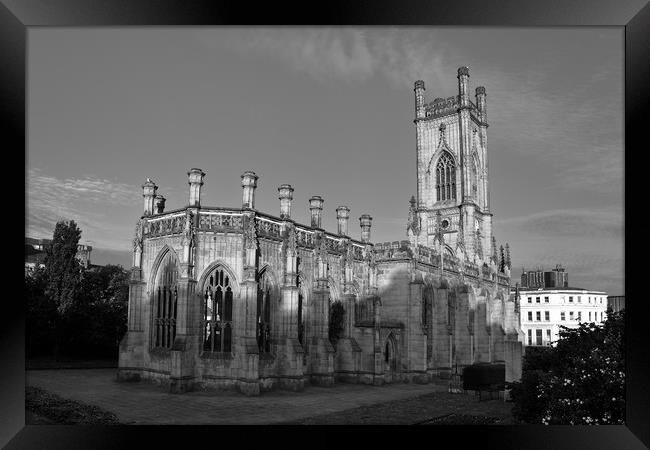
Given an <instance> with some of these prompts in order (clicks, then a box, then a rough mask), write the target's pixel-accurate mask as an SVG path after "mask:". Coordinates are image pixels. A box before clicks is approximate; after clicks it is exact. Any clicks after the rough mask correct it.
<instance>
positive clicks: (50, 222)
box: [25, 168, 140, 250]
mask: <svg viewBox="0 0 650 450" xmlns="http://www.w3.org/2000/svg"><path fill="white" fill-rule="evenodd" d="M25 185H26V186H25V187H26V209H27V218H26V219H27V224H26V225H27V230H26V232H27V234H30V235H33V236H35V237H49V236H51V234H52V232H53V230H54V225H55V224H56V222H57V221H58V220H74V221H75V222H77V223H78V224H79V226H80V228H81V230H82V232H83V236H82V240H92V241H93V242H94V243H95V245H99V246H103V247H105V248H109V249H119V250H123V249H125V248H128V246H129V242H128V239H129V233H130V231H131V230H128V231H127V230H125V229H124V226H123V225H120V224H118V223H115V222H114V221H113V220H112V217H111V211H112V210H114V209H116V208H124V207H133V206H134V205H136V204H137V200H136V199H137V198H138V193H139V190H140V189H139V187H137V186H132V185H128V184H124V183H117V182H114V181H110V180H106V179H101V178H95V177H91V176H84V177H83V178H66V179H59V178H56V177H53V176H49V175H46V174H45V173H43V171H42V170H40V169H37V168H31V169H29V171H28V173H27V178H26V180H25Z"/></svg>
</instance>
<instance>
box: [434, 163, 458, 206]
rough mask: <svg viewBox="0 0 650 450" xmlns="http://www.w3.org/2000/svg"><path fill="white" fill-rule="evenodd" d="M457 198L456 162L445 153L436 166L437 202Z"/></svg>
mask: <svg viewBox="0 0 650 450" xmlns="http://www.w3.org/2000/svg"><path fill="white" fill-rule="evenodd" d="M455 198H456V167H455V166H454V160H453V159H452V157H451V155H450V154H449V153H447V152H443V154H442V155H441V156H440V159H438V164H436V201H441V200H449V199H455Z"/></svg>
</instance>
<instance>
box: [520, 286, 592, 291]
mask: <svg viewBox="0 0 650 450" xmlns="http://www.w3.org/2000/svg"><path fill="white" fill-rule="evenodd" d="M513 289H514V288H513ZM522 291H526V292H550V291H586V292H603V291H597V290H594V289H585V288H579V287H544V288H542V287H540V288H527V287H520V288H519V292H522Z"/></svg>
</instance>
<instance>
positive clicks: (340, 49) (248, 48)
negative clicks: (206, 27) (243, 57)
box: [196, 27, 445, 87]
mask: <svg viewBox="0 0 650 450" xmlns="http://www.w3.org/2000/svg"><path fill="white" fill-rule="evenodd" d="M421 34H422V32H421V31H416V30H410V31H405V30H399V29H381V30H379V31H378V30H372V29H358V28H338V27H337V28H309V29H307V28H256V29H250V30H249V29H247V30H246V31H245V32H242V33H236V34H226V35H224V36H223V39H221V40H219V43H216V42H215V37H214V34H213V33H211V32H207V31H198V32H197V33H196V37H197V38H198V39H199V40H200V41H201V42H203V43H204V44H206V45H208V46H212V45H223V44H224V43H225V45H226V46H228V47H229V48H231V49H233V50H235V51H237V52H240V53H245V54H250V53H253V54H255V55H256V56H258V57H272V58H279V59H280V60H282V61H284V62H285V63H287V64H288V65H289V66H290V67H291V68H292V69H294V70H297V71H300V72H304V73H307V74H308V75H310V76H312V77H313V78H315V79H317V80H319V81H328V80H329V81H332V80H342V81H345V82H354V81H364V80H367V79H368V78H370V77H373V76H376V75H381V76H383V77H385V78H386V79H388V80H389V81H390V82H392V83H394V84H395V85H396V86H398V87H408V86H412V85H413V82H414V81H415V80H416V79H419V78H422V79H426V80H428V81H430V82H437V81H440V80H444V77H443V76H442V75H443V73H444V72H445V70H444V69H445V66H444V65H443V64H442V58H443V53H444V52H443V49H441V48H440V46H439V45H436V44H432V42H431V40H430V37H431V33H430V32H429V33H428V37H429V39H422V38H421V36H420V35H421Z"/></svg>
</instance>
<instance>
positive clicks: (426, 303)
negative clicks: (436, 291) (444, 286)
mask: <svg viewBox="0 0 650 450" xmlns="http://www.w3.org/2000/svg"><path fill="white" fill-rule="evenodd" d="M432 309H433V289H432V288H431V287H430V286H427V287H426V288H425V289H424V292H423V294H422V325H424V326H425V327H426V326H427V325H428V323H429V322H428V321H429V315H430V314H431V313H430V311H432Z"/></svg>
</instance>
